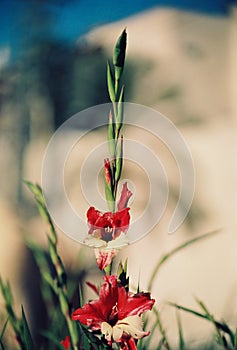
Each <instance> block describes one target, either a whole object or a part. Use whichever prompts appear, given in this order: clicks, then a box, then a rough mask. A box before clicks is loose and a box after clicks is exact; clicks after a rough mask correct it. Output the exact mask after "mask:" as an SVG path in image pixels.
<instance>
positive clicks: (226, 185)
mask: <svg viewBox="0 0 237 350" xmlns="http://www.w3.org/2000/svg"><path fill="white" fill-rule="evenodd" d="M236 6H237V2H236V1H231V0H230V1H227V0H216V1H211V0H208V1H196V0H189V1H187V0H180V1H179V0H167V1H166V0H163V1H158V0H147V1H145V0H137V1H134V2H124V1H112V2H111V1H108V0H101V1H95V0H87V1H85V0H68V1H63V0H58V1H56V0H55V1H54V0H48V1H47V0H45V1H43V0H41V1H40V0H38V1H36V0H32V1H23V0H22V1H13V0H11V1H5V0H2V1H1V2H0V10H1V11H0V17H1V21H0V26H1V30H0V33H1V34H0V146H1V147H0V149H1V152H0V169H1V176H0V179H1V180H0V274H1V276H3V277H4V278H5V279H8V280H9V281H10V283H11V284H12V286H13V290H14V296H15V298H16V304H17V305H20V304H24V305H26V308H27V310H28V314H29V318H30V320H31V324H32V329H33V332H35V334H36V336H37V329H38V327H40V324H39V323H40V322H43V321H42V320H39V319H38V318H37V317H35V316H34V315H35V314H37V308H38V310H39V309H40V308H41V307H42V304H41V301H40V300H41V299H40V293H39V282H38V271H37V268H36V266H35V264H34V261H33V259H32V256H31V253H30V252H29V250H28V249H27V247H26V245H25V243H24V240H25V237H26V236H27V237H31V238H32V239H33V240H35V241H37V242H39V243H40V244H42V245H44V244H45V231H46V227H45V226H44V224H43V222H42V220H41V219H40V218H39V216H38V214H37V210H36V207H35V204H34V202H33V199H32V196H31V195H30V194H29V192H28V191H27V190H26V188H25V186H24V185H23V183H22V180H23V179H28V180H30V181H32V182H39V183H40V177H41V164H42V159H43V155H44V152H45V149H46V147H47V143H48V141H49V140H50V137H51V136H52V134H53V132H54V130H55V129H56V128H57V127H58V126H60V125H61V124H62V123H63V122H64V121H65V120H67V119H68V118H70V117H71V116H72V115H73V114H75V113H77V112H79V111H81V110H83V109H85V108H88V107H91V106H94V105H97V104H101V103H104V102H108V101H109V98H108V93H107V89H106V62H107V59H108V58H110V57H111V55H112V52H113V47H114V44H115V42H116V40H117V38H118V36H119V35H120V33H121V31H122V30H123V29H124V27H126V28H127V32H128V49H127V61H126V69H125V73H124V82H125V85H126V102H134V103H138V104H144V105H146V106H148V107H152V108H154V109H156V110H157V111H159V112H161V113H163V114H164V115H165V116H166V117H168V118H169V119H170V120H171V121H172V122H173V123H174V124H175V125H176V126H177V127H178V128H179V130H180V131H181V132H182V134H183V135H184V137H185V140H186V142H187V144H188V146H189V147H190V150H191V153H192V157H193V160H194V164H195V171H196V192H195V198H194V202H193V206H192V208H191V210H190V213H189V215H188V217H187V219H186V220H185V222H184V224H183V225H182V227H181V228H180V229H179V230H178V231H177V232H176V233H175V234H174V235H170V236H169V235H168V233H167V228H168V223H169V220H170V217H171V215H172V210H173V209H174V207H175V204H176V202H177V196H178V193H179V178H178V170H177V169H176V167H175V163H174V160H173V159H172V157H171V155H169V154H168V151H167V150H166V149H164V146H163V145H161V144H160V143H159V142H157V140H153V139H152V138H151V137H150V135H142V134H141V133H139V131H138V130H137V131H136V132H133V133H132V132H131V131H129V130H128V135H129V137H133V138H137V139H138V140H141V138H143V141H144V143H146V144H147V145H148V146H149V147H151V148H152V149H153V150H154V152H155V153H157V154H158V155H159V157H161V158H162V159H163V162H164V164H165V167H166V170H167V172H168V178H169V182H170V196H169V202H168V206H167V209H166V211H165V214H164V216H163V218H162V220H161V222H160V223H159V224H158V225H157V227H156V228H155V229H154V230H153V231H152V233H151V234H150V235H148V236H147V237H146V238H145V239H143V240H142V241H140V242H138V243H136V244H134V245H132V246H130V247H128V248H126V249H125V250H124V251H123V253H122V255H121V256H124V257H126V256H128V258H129V273H130V274H131V276H132V282H133V283H134V284H136V283H137V279H138V276H139V275H140V285H141V287H142V288H143V289H146V287H147V283H148V277H149V275H150V274H151V273H152V270H153V268H154V265H155V263H156V262H157V260H158V259H159V257H161V256H162V254H164V253H165V252H167V251H169V250H170V249H172V248H174V247H175V246H177V245H178V244H179V243H181V242H183V241H185V240H186V239H190V238H192V237H194V236H195V235H197V234H202V233H206V232H209V231H212V230H215V229H220V233H219V234H217V235H216V236H215V237H213V238H210V239H209V240H207V241H205V242H201V243H198V244H196V245H195V246H193V247H192V248H188V249H187V250H185V251H183V252H182V253H180V254H178V255H177V256H176V257H175V258H173V260H172V259H171V261H170V262H168V263H167V265H166V266H165V267H164V268H163V270H162V271H161V273H160V275H159V278H157V281H156V282H155V284H154V287H153V290H152V292H153V295H154V297H155V298H156V299H157V301H158V303H159V308H160V310H161V312H162V316H163V318H164V320H165V321H164V322H165V326H166V328H167V330H168V334H169V335H170V337H171V339H172V342H174V344H175V343H176V341H177V337H176V333H175V332H174V329H173V324H174V323H175V321H174V317H175V315H174V311H173V310H172V309H171V308H170V307H168V306H166V304H165V301H167V300H169V301H175V302H179V303H182V304H184V305H186V306H189V307H194V305H195V302H194V300H193V299H194V298H193V297H194V296H198V297H199V298H200V299H203V300H204V301H205V302H206V303H207V305H208V306H209V309H210V310H211V311H212V312H213V313H214V314H215V315H216V316H217V318H221V317H224V318H225V319H227V320H228V321H229V322H230V323H231V322H232V323H233V324H234V325H235V326H236V324H237V318H236V310H237V298H236V292H237V237H236V235H237V233H236V228H237V225H236V195H237V182H236V179H237V164H236V156H237V153H236V150H237V137H236V127H237V98H236V93H237V85H236V81H237V45H236V43H237V7H236ZM91 126H92V125H90V121H88V123H87V124H86V125H85V123H84V124H82V125H81V127H82V128H83V129H86V128H90V127H91ZM125 134H126V133H125ZM104 136H105V134H104V132H103V131H102V132H101V133H98V132H97V133H95V135H92V136H91V137H92V138H93V140H97V139H98V140H100V142H101V140H103V138H104ZM83 142H84V143H83V144H82V146H81V147H84V149H85V150H87V147H88V144H87V142H88V143H90V138H89V139H88V141H86V140H84V141H83ZM85 152H86V151H85ZM79 163H80V159H77V158H75V160H74V161H72V170H71V172H70V169H69V180H70V181H69V183H70V184H71V186H70V189H69V191H71V192H72V193H73V192H74V188H77V187H79V186H80V183H79V176H78V171H79V170H80V166H79ZM131 174H132V169H130V168H129V165H128V168H127V170H125V174H124V177H125V178H129V176H130V175H131ZM143 175H144V174H140V175H139V173H138V174H137V175H136V179H135V180H134V181H135V182H136V191H137V194H136V196H137V197H136V198H135V199H134V203H135V208H137V210H139V205H141V206H142V205H143V203H142V200H143V193H142V189H143V188H144V181H145V180H144V176H143ZM154 176H155V169H154ZM74 200H76V199H75V197H74ZM136 200H137V201H136ZM157 200H159V199H157ZM83 205H85V204H83ZM136 205H137V207H136ZM85 208H86V205H85ZM85 210H86V209H85ZM82 250H83V251H82ZM60 252H61V253H62V256H63V258H64V261H65V264H66V266H67V268H68V271H69V272H70V273H71V276H72V278H74V279H75V280H77V279H79V278H82V279H84V278H85V276H86V275H88V273H89V274H90V275H91V278H98V280H99V278H101V276H97V275H98V273H97V271H96V269H95V263H94V260H93V258H92V257H93V252H92V251H91V250H90V249H87V248H83V249H82V248H81V247H80V246H79V245H78V244H77V243H75V242H73V241H71V240H70V239H69V238H67V237H66V236H65V235H63V234H60ZM80 256H83V257H85V256H86V257H91V259H86V261H87V264H85V259H83V258H80ZM88 261H90V263H89V266H88ZM78 271H79V272H78ZM86 278H88V277H86ZM33 282H34V283H33ZM36 301H37V302H36ZM1 310H2V304H0V313H1ZM182 316H183V323H184V328H185V334H184V335H185V337H186V338H187V339H189V340H190V343H191V342H192V344H196V343H198V342H201V341H202V338H205V337H206V336H207V335H208V334H209V333H210V328H209V327H207V326H208V325H207V324H206V323H205V322H204V321H203V322H200V321H198V320H196V319H194V318H193V317H190V316H189V317H188V316H187V315H182ZM0 320H2V318H0ZM3 320H4V318H3ZM200 334H201V337H200Z"/></svg>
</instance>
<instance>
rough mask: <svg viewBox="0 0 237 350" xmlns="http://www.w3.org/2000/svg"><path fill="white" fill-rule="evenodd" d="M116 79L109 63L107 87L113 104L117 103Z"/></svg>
mask: <svg viewBox="0 0 237 350" xmlns="http://www.w3.org/2000/svg"><path fill="white" fill-rule="evenodd" d="M114 84H115V83H114V78H113V75H112V71H111V67H110V64H109V62H108V63H107V87H108V92H109V97H110V100H111V101H112V102H115V101H116V94H115V85H114Z"/></svg>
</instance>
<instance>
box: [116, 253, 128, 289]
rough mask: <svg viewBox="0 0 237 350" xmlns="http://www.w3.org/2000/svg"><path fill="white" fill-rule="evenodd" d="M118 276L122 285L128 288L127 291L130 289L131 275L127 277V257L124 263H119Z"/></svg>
mask: <svg viewBox="0 0 237 350" xmlns="http://www.w3.org/2000/svg"><path fill="white" fill-rule="evenodd" d="M117 276H118V280H119V281H120V283H121V285H122V286H123V287H124V288H125V289H126V291H128V290H129V277H127V259H126V261H125V263H124V265H123V264H122V262H120V263H119V266H118V270H117Z"/></svg>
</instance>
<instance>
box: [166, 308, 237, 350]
mask: <svg viewBox="0 0 237 350" xmlns="http://www.w3.org/2000/svg"><path fill="white" fill-rule="evenodd" d="M168 304H169V305H171V306H173V307H175V308H177V309H179V310H183V311H186V312H189V313H191V314H193V315H195V316H198V317H201V318H204V319H205V320H207V321H211V322H212V323H213V322H214V323H215V326H216V327H217V328H218V329H220V330H221V331H223V332H225V333H227V334H228V335H229V337H230V340H231V343H232V344H234V334H233V332H232V331H231V329H230V328H229V326H228V325H227V324H226V323H225V322H219V321H216V320H214V319H213V318H210V315H207V314H202V313H201V312H198V311H195V310H193V309H190V308H187V307H185V306H181V305H179V304H176V303H171V302H169V303H168Z"/></svg>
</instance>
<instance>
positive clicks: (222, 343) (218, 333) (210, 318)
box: [196, 298, 226, 348]
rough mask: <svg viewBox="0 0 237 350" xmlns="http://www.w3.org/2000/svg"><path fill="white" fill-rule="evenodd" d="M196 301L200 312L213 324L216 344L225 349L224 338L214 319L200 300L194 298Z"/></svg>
mask: <svg viewBox="0 0 237 350" xmlns="http://www.w3.org/2000/svg"><path fill="white" fill-rule="evenodd" d="M196 301H197V303H198V305H199V306H200V307H201V308H202V310H203V311H204V312H205V313H206V316H207V318H208V320H209V321H210V322H211V323H212V324H213V326H214V329H215V331H216V336H217V342H218V343H219V344H221V345H222V346H223V347H224V348H226V340H225V338H224V337H222V334H221V332H220V328H219V326H218V324H217V322H216V320H215V319H214V316H213V315H212V314H211V313H210V312H209V311H208V309H207V307H206V305H205V304H204V303H203V302H202V301H201V300H199V299H197V298H196Z"/></svg>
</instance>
